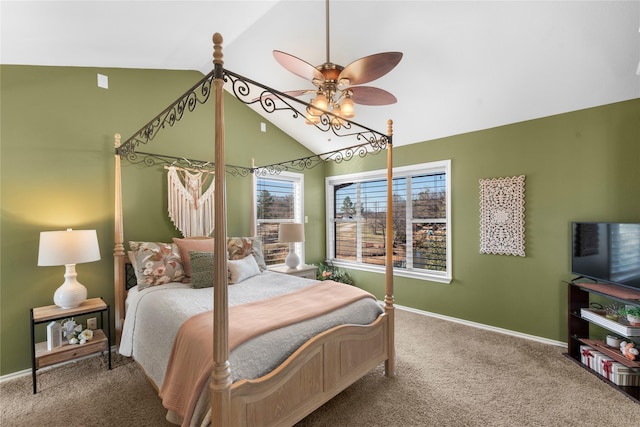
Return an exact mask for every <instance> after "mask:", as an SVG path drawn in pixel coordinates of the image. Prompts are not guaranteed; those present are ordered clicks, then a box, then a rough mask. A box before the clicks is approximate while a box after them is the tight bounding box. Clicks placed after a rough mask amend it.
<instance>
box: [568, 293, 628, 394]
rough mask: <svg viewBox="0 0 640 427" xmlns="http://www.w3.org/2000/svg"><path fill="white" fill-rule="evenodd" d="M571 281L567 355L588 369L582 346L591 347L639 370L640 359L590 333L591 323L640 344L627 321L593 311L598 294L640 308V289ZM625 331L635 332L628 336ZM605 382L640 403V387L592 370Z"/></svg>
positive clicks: (626, 365) (591, 370)
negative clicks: (625, 354)
mask: <svg viewBox="0 0 640 427" xmlns="http://www.w3.org/2000/svg"><path fill="white" fill-rule="evenodd" d="M567 283H568V299H567V303H568V321H567V331H568V339H567V356H568V357H570V358H571V359H573V360H574V361H576V362H577V363H579V364H580V365H582V366H583V367H584V368H585V369H590V368H589V367H587V366H586V365H584V364H583V362H582V354H581V346H585V345H586V346H589V347H591V348H593V349H594V350H595V351H597V352H600V353H602V354H604V355H605V356H607V357H609V358H610V359H613V360H614V361H615V362H618V363H620V364H622V365H624V366H625V367H627V368H631V369H633V370H636V369H637V370H638V371H639V372H640V360H635V361H632V360H629V359H627V358H625V357H624V355H623V354H622V353H621V352H620V351H619V349H615V348H614V347H610V346H608V345H607V344H606V342H605V341H604V340H600V339H597V337H592V336H591V328H590V326H591V325H597V326H599V327H601V328H603V329H605V330H608V331H611V332H613V333H615V334H616V335H618V336H620V337H621V338H623V339H627V340H630V341H634V342H636V343H638V344H640V342H639V341H640V337H638V336H635V331H636V330H635V328H634V327H629V325H626V324H624V323H617V322H614V321H612V320H610V319H607V318H606V317H604V316H601V315H600V314H598V313H596V312H594V311H593V310H592V309H591V298H590V297H591V295H598V296H600V297H604V298H606V299H608V300H611V301H613V302H616V303H620V304H624V305H635V306H639V307H640V291H635V290H633V289H627V288H624V287H621V286H616V285H612V284H605V283H577V282H567ZM626 332H633V333H634V334H633V335H627V334H625V333H626ZM590 372H593V373H594V375H597V376H598V377H599V378H601V379H602V380H603V381H605V382H607V383H608V384H610V385H611V386H612V387H614V388H616V389H618V390H620V391H621V392H623V393H624V394H626V395H627V396H629V397H630V398H631V399H633V400H635V401H636V402H638V403H640V386H624V385H617V384H615V383H614V382H612V381H610V380H609V379H608V378H605V377H604V376H602V375H601V374H600V373H598V372H596V371H595V370H593V369H590Z"/></svg>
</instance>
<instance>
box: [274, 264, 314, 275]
mask: <svg viewBox="0 0 640 427" xmlns="http://www.w3.org/2000/svg"><path fill="white" fill-rule="evenodd" d="M317 270H318V267H316V266H315V265H306V264H300V265H299V266H298V268H289V266H287V265H274V266H271V267H269V271H275V272H276V273H282V274H289V275H292V276H298V277H305V278H307V279H315V278H316V272H317Z"/></svg>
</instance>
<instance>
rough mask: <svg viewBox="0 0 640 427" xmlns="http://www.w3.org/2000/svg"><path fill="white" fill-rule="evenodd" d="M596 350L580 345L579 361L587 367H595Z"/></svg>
mask: <svg viewBox="0 0 640 427" xmlns="http://www.w3.org/2000/svg"><path fill="white" fill-rule="evenodd" d="M596 353H599V352H598V351H596V350H594V349H593V347H590V346H588V345H581V346H580V361H581V362H582V364H583V365H585V366H586V367H587V368H589V369H593V368H594V367H595V363H594V359H595V356H596Z"/></svg>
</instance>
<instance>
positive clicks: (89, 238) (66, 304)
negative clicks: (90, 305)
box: [38, 228, 100, 308]
mask: <svg viewBox="0 0 640 427" xmlns="http://www.w3.org/2000/svg"><path fill="white" fill-rule="evenodd" d="M98 260H100V248H99V247H98V236H97V235H96V230H71V229H70V228H69V229H67V231H43V232H41V233H40V247H39V250H38V265H39V266H52V265H64V266H65V268H66V270H65V273H64V283H63V284H62V285H61V286H60V287H59V288H58V289H56V292H55V293H54V294H53V302H54V303H55V304H56V305H57V306H58V307H61V308H73V307H78V306H79V305H80V304H82V302H83V301H84V300H86V299H87V288H85V287H84V286H83V285H82V284H81V283H80V282H78V279H77V277H78V274H77V273H76V264H81V263H84V262H93V261H98Z"/></svg>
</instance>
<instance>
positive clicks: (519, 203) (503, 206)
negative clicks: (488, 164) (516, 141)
mask: <svg viewBox="0 0 640 427" xmlns="http://www.w3.org/2000/svg"><path fill="white" fill-rule="evenodd" d="M480 253H483V254H495V255H518V256H525V253H524V175H520V176H512V177H508V178H493V179H481V180H480Z"/></svg>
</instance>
